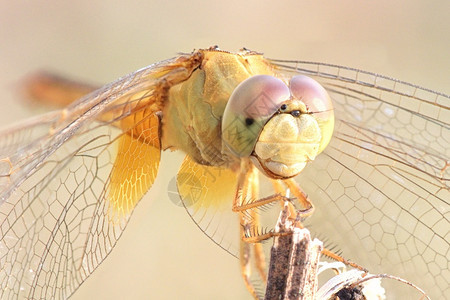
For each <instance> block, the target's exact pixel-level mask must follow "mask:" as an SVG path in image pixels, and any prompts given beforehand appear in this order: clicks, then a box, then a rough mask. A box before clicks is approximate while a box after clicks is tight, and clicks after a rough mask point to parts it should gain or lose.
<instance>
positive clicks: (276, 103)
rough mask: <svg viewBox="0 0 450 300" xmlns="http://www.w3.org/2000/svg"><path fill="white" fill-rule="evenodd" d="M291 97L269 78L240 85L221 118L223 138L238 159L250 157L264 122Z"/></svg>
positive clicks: (258, 76)
mask: <svg viewBox="0 0 450 300" xmlns="http://www.w3.org/2000/svg"><path fill="white" fill-rule="evenodd" d="M289 98H290V91H289V87H288V86H287V85H286V84H285V83H284V82H283V81H282V80H280V79H278V78H275V77H273V76H269V75H256V76H252V77H250V78H248V79H246V80H244V81H243V82H241V83H240V84H239V85H238V86H237V87H236V89H235V90H234V91H233V93H232V94H231V96H230V99H229V100H228V103H227V106H226V108H225V111H224V114H223V119H222V138H223V140H224V142H225V145H226V146H227V147H228V149H230V150H231V151H232V152H233V154H234V155H236V156H238V157H246V156H249V155H250V154H251V153H252V151H253V149H254V148H255V145H256V142H257V140H258V137H259V135H260V133H261V130H262V128H263V126H264V124H265V123H267V121H268V120H269V119H270V117H271V116H272V115H274V114H275V113H276V112H277V111H278V110H279V109H280V106H281V105H282V103H283V102H285V101H286V100H288V99H289Z"/></svg>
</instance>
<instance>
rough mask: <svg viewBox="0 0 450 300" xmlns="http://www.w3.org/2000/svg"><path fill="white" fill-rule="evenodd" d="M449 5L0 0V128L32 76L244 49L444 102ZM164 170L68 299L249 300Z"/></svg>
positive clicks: (92, 77) (13, 116) (448, 76)
mask: <svg viewBox="0 0 450 300" xmlns="http://www.w3.org/2000/svg"><path fill="white" fill-rule="evenodd" d="M449 13H450V2H449V1H446V0H441V1H433V2H431V1H417V0H414V1H395V2H394V1H390V0H386V1H381V0H377V1H301V0H296V1H261V0H258V1H256V0H255V1H223V2H222V1H221V2H219V1H171V2H170V1H126V2H123V4H112V2H111V1H84V0H83V1H64V2H63V1H23V0H20V1H14V2H13V1H5V0H0V91H1V92H0V93H1V94H0V95H1V97H0V126H5V125H7V124H10V123H11V122H14V121H17V120H19V119H21V118H24V117H26V116H30V115H33V114H35V113H36V112H35V111H33V109H31V108H29V107H27V106H24V105H23V102H21V101H20V97H19V96H18V94H17V84H18V82H19V80H20V79H21V78H23V77H24V76H25V75H26V74H27V73H29V72H32V71H34V70H36V69H50V70H55V71H59V72H61V73H63V74H66V75H70V76H72V77H75V78H79V79H86V80H88V81H90V82H93V83H106V82H109V81H112V80H114V79H116V78H117V77H119V76H122V75H124V74H126V73H128V72H131V71H134V70H136V69H138V68H141V67H143V66H146V65H148V64H150V63H153V62H156V61H159V60H162V59H165V58H169V57H172V56H174V55H175V54H176V52H179V51H184V52H189V51H191V50H193V49H194V48H205V47H209V46H211V45H216V44H217V45H219V46H220V47H221V48H222V49H226V50H237V49H239V48H241V47H243V46H245V47H247V48H250V49H253V50H258V51H262V52H264V53H265V54H266V55H267V56H268V57H274V58H283V59H301V60H311V61H321V62H329V63H335V64H340V65H346V66H351V67H357V68H360V69H363V70H368V71H374V72H377V73H381V74H384V75H388V76H391V77H395V78H398V79H402V80H405V81H408V82H412V83H416V84H419V85H422V86H425V87H427V88H430V89H434V90H438V91H442V92H446V93H450V55H449V54H450V18H449ZM167 162H168V161H167V160H165V161H163V162H162V164H161V167H160V175H161V176H160V177H159V178H158V179H157V182H156V183H155V186H154V189H153V190H152V191H151V193H150V195H148V196H147V197H146V198H145V199H144V200H143V201H142V202H141V204H140V205H139V206H138V208H137V209H136V211H135V213H134V216H133V218H132V220H131V221H130V224H129V226H128V229H127V231H126V232H125V234H124V236H123V237H122V238H121V240H120V241H119V244H118V246H117V247H116V249H114V250H113V252H112V254H111V256H110V257H109V258H108V259H107V260H106V262H105V263H103V264H102V265H101V266H100V267H99V269H98V270H97V271H96V272H95V273H94V275H93V276H91V277H90V278H89V279H88V280H87V282H86V283H85V284H84V285H83V286H82V287H81V288H80V290H79V291H78V292H77V293H76V294H75V296H74V297H73V298H72V299H89V298H91V299H94V298H95V299H248V298H249V296H248V294H247V292H246V291H245V288H244V286H243V283H242V280H241V277H240V273H239V265H238V261H237V260H236V259H234V258H232V257H231V256H229V255H227V254H226V253H225V252H224V251H223V250H221V249H219V248H218V247H217V246H215V245H213V244H212V243H211V242H210V241H209V240H208V239H207V238H206V237H205V236H203V234H202V233H201V232H200V231H199V230H198V229H197V228H196V226H195V225H194V224H193V223H192V221H191V220H190V219H189V217H188V215H187V214H186V213H185V212H184V209H183V208H180V207H178V206H175V205H174V204H173V203H172V202H170V200H169V199H168V196H167V185H168V183H169V181H170V179H171V178H172V177H173V176H174V175H175V173H176V167H175V166H173V165H169V164H167Z"/></svg>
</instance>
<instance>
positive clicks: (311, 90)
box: [289, 75, 334, 153]
mask: <svg viewBox="0 0 450 300" xmlns="http://www.w3.org/2000/svg"><path fill="white" fill-rule="evenodd" d="M289 88H290V89H291V93H292V96H293V97H294V98H296V99H299V100H300V101H302V102H303V103H304V104H305V105H306V109H307V111H308V112H309V113H311V114H312V115H313V116H314V117H315V118H316V120H317V122H318V124H319V127H320V129H321V133H322V139H321V141H320V146H319V153H320V152H322V151H323V150H324V149H325V147H326V146H327V145H328V143H329V142H330V140H331V137H332V135H333V129H334V111H333V103H332V102H331V99H330V96H329V95H328V93H327V91H326V90H325V89H324V88H323V87H322V86H321V85H320V83H318V82H317V81H315V80H314V79H312V78H310V77H308V76H304V75H297V76H294V77H292V78H291V81H290V82H289Z"/></svg>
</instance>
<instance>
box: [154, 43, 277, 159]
mask: <svg viewBox="0 0 450 300" xmlns="http://www.w3.org/2000/svg"><path fill="white" fill-rule="evenodd" d="M202 52H203V55H204V58H203V61H202V63H201V65H200V67H199V68H198V69H196V70H195V71H194V72H193V73H192V75H191V77H190V78H189V79H188V80H186V81H184V82H182V83H180V84H178V85H175V86H173V87H172V88H171V89H170V91H169V99H168V101H167V103H166V104H165V106H164V110H163V121H162V148H163V149H168V148H169V149H180V150H182V151H184V152H185V153H187V154H188V155H189V156H190V157H191V158H192V159H193V160H194V161H195V162H197V163H200V164H205V165H215V166H218V165H220V166H223V165H229V164H232V163H233V162H235V161H236V158H233V157H232V156H231V155H228V154H227V150H226V148H225V147H224V146H223V144H222V139H221V122H222V120H221V119H222V115H223V112H224V110H225V106H226V104H227V102H228V99H229V98H230V95H231V93H232V92H233V91H234V89H235V88H236V86H237V85H238V84H239V83H241V82H242V81H243V80H245V79H247V78H249V77H250V76H253V75H258V74H268V75H273V74H274V73H273V70H272V67H271V66H270V65H269V64H268V62H267V61H266V60H265V59H264V58H263V56H262V55H259V54H248V55H237V54H234V53H228V52H222V51H208V50H203V51H202Z"/></svg>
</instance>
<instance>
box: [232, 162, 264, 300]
mask: <svg viewBox="0 0 450 300" xmlns="http://www.w3.org/2000/svg"><path fill="white" fill-rule="evenodd" d="M251 175H252V170H251V167H250V168H249V167H248V165H247V166H244V168H242V171H241V173H240V174H239V180H238V188H237V191H236V196H235V198H234V202H233V208H234V207H238V206H239V205H240V204H241V203H242V201H243V200H242V199H247V197H249V193H250V195H251V193H252V192H251V191H252V189H251V186H249V179H250V178H252V176H251ZM252 179H253V180H254V178H252ZM253 184H255V182H253ZM249 187H250V189H249ZM237 212H238V213H239V223H240V226H239V228H240V230H239V231H240V237H241V238H240V264H241V273H242V277H243V279H244V284H245V287H246V288H247V290H248V291H249V292H250V294H251V295H252V296H253V297H254V298H255V299H258V294H257V292H256V289H255V287H254V285H253V283H252V282H251V279H250V278H251V275H252V268H251V244H250V243H248V242H246V241H245V236H246V233H247V232H248V231H249V230H250V228H251V226H252V223H253V220H251V218H252V217H251V215H249V214H248V213H247V212H246V211H245V210H241V211H237ZM257 220H258V219H257ZM258 221H259V220H258ZM258 221H256V222H258Z"/></svg>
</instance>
